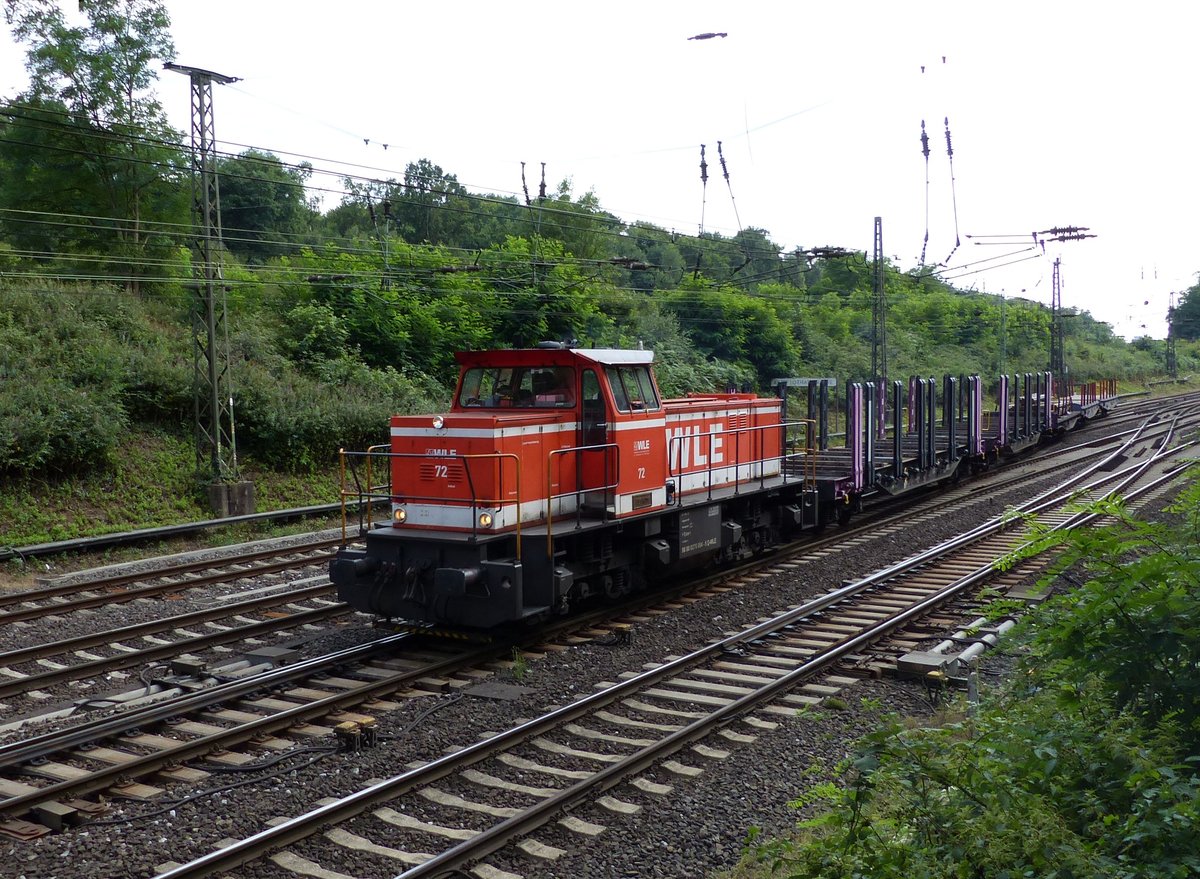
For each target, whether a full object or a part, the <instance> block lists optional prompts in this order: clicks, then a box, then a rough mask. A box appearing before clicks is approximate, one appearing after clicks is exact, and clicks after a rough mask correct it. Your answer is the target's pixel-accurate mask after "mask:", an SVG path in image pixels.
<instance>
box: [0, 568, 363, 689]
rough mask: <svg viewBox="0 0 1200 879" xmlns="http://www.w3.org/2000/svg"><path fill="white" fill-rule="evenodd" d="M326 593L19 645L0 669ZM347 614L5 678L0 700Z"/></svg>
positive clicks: (287, 621) (334, 608)
mask: <svg viewBox="0 0 1200 879" xmlns="http://www.w3.org/2000/svg"><path fill="white" fill-rule="evenodd" d="M331 591H332V587H331V586H330V585H329V584H328V583H322V584H319V585H316V586H309V587H306V588H304V589H295V590H292V591H290V592H281V593H276V594H274V595H268V596H264V597H262V598H255V599H251V600H250V601H242V602H239V603H237V604H231V605H227V606H225V607H219V608H212V609H209V610H198V611H193V612H191V613H185V614H180V615H179V616H174V617H167V618H165V619H158V620H150V621H149V622H145V623H137V624H135V625H132V626H125V627H123V628H120V629H108V630H106V631H103V632H94V633H92V634H90V635H78V636H76V637H74V638H66V639H63V640H61V641H50V642H47V643H44V644H35V645H33V646H30V647H20V648H17V649H16V650H10V651H8V652H7V653H0V665H2V666H6V667H7V666H13V665H19V664H20V663H22V662H31V661H34V660H37V659H44V658H46V657H48V656H60V655H62V654H64V653H73V652H74V651H76V650H87V649H88V648H89V647H100V646H103V645H105V644H112V643H114V642H120V641H125V640H128V639H130V638H140V637H143V636H145V635H150V634H155V633H159V632H164V631H171V630H174V629H186V628H187V627H188V626H191V625H196V624H197V623H206V622H211V621H213V620H219V619H225V618H227V617H232V616H237V615H238V614H243V613H253V612H255V611H259V610H264V609H266V608H271V607H278V606H279V605H281V604H295V603H296V602H298V601H308V600H310V599H313V598H322V597H324V596H326V595H328V594H330V592H331ZM350 612H352V609H351V608H350V606H349V605H347V604H343V603H341V602H338V603H336V604H331V605H330V606H328V607H324V608H317V609H315V610H308V611H301V612H300V613H298V614H290V615H288V616H287V617H283V618H281V619H277V620H266V621H263V622H260V623H252V624H249V625H245V626H235V627H231V628H229V629H226V630H225V631H222V632H213V633H211V634H207V635H200V636H198V637H192V638H181V639H180V640H178V641H175V642H173V643H171V644H162V645H157V646H156V647H151V648H147V649H145V650H139V651H137V652H136V653H127V654H122V655H120V656H111V657H107V658H105V659H97V660H88V661H87V662H83V663H77V664H75V665H68V666H66V667H65V668H61V669H53V670H51V671H47V672H42V673H39V674H37V675H27V676H25V677H22V678H14V679H11V680H7V679H6V680H4V681H0V699H2V698H5V697H7V696H12V695H16V694H18V693H22V692H24V691H25V690H28V689H29V688H30V686H31V683H32V682H36V683H37V684H39V685H42V686H48V685H50V684H56V683H61V682H62V681H66V680H74V679H77V678H82V677H87V676H88V675H89V674H90V673H93V672H99V671H107V670H112V669H120V668H128V667H130V666H132V665H138V664H140V663H142V662H150V661H155V660H158V659H162V658H164V657H168V656H173V655H176V654H178V653H179V652H181V648H184V647H187V648H189V649H194V648H196V647H210V646H213V645H215V644H225V643H228V642H229V641H237V640H242V639H243V638H250V637H254V636H256V635H260V634H263V633H265V632H271V631H275V630H276V629H280V628H291V627H293V626H298V625H301V624H302V623H301V618H302V617H303V622H312V621H313V618H314V617H315V618H317V619H322V618H326V617H328V616H332V615H338V614H344V613H350ZM81 672H82V673H81Z"/></svg>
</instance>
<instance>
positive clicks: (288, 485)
mask: <svg viewBox="0 0 1200 879" xmlns="http://www.w3.org/2000/svg"><path fill="white" fill-rule="evenodd" d="M241 464H242V468H241V469H242V476H243V478H245V479H248V480H249V481H251V482H253V483H254V489H255V496H256V506H257V508H258V510H260V511H267V510H279V509H287V508H290V507H304V506H312V505H316V504H327V503H334V502H336V501H337V499H338V481H337V480H338V476H337V468H336V467H335V466H334V465H333V464H332V463H331V464H330V466H329V468H328V469H327V470H325V471H322V472H320V473H316V474H305V475H297V474H285V473H277V472H275V471H271V470H267V469H265V468H262V467H260V466H258V465H257V464H256V463H255V462H254V461H252V460H243V461H242V462H241ZM210 518H211V513H210V511H209V509H208V504H207V500H206V498H205V497H204V495H203V493H202V491H201V486H200V485H199V484H198V483H197V481H196V478H195V452H194V449H193V446H192V444H191V443H190V441H188V440H184V439H182V438H180V437H178V436H174V435H171V434H168V433H165V432H144V431H131V432H130V435H129V438H128V440H127V442H126V443H125V445H124V446H123V447H122V449H121V451H120V453H119V455H118V456H117V460H116V461H115V462H114V464H113V466H112V468H111V469H109V470H107V471H103V472H99V473H93V474H89V475H87V476H72V477H64V478H62V479H58V480H45V479H8V480H0V547H3V546H9V547H20V546H28V545H31V544H36V543H47V542H52V541H59V540H71V539H75V538H80V537H96V536H99V535H103V534H113V533H116V532H120V531H132V530H137V529H140V528H152V527H157V526H162V525H178V524H182V523H186V522H196V521H203V520H207V519H210ZM333 518H334V517H330V520H331V522H332V519H333ZM339 521H340V519H339ZM314 527H322V526H319V525H314V524H313V522H311V521H309V522H300V523H291V524H288V525H284V526H278V525H273V524H271V523H251V524H246V523H243V524H239V525H232V526H230V527H228V528H221V529H215V530H213V531H210V532H205V533H203V534H201V535H200V536H199V537H191V538H188V539H187V540H186V541H182V543H187V544H190V545H191V547H196V546H207V545H216V544H226V543H236V542H241V541H244V540H249V539H253V538H255V537H262V536H267V535H277V534H280V533H290V532H295V531H306V530H312V529H313V528H314ZM180 543H181V542H177V541H172V542H171V544H170V546H171V550H170V551H177V550H178V548H179V546H180ZM120 552H122V551H116V550H110V551H107V552H105V553H103V555H104V557H105V558H104V561H105V562H106V561H110V560H114V561H115V560H117V558H116V556H118V555H119V554H120ZM123 552H126V553H128V552H136V553H139V554H141V555H144V554H145V552H146V550H145V548H144V547H143V548H141V549H140V550H124V551H123ZM90 563H92V564H95V563H103V562H96V559H95V558H94V557H93V558H92V559H91V560H90ZM21 571H22V566H21V565H20V564H19V563H18V562H11V563H10V568H9V573H10V574H16V573H19V572H21Z"/></svg>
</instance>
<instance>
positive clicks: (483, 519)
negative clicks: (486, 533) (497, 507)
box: [479, 513, 492, 528]
mask: <svg viewBox="0 0 1200 879" xmlns="http://www.w3.org/2000/svg"><path fill="white" fill-rule="evenodd" d="M479 527H480V528H491V527H492V514H491V513H480V514H479Z"/></svg>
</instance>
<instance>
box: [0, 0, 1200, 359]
mask: <svg viewBox="0 0 1200 879" xmlns="http://www.w3.org/2000/svg"><path fill="white" fill-rule="evenodd" d="M66 5H67V7H68V8H73V7H74V6H75V3H74V2H71V3H67V4H66ZM166 6H167V8H168V10H169V11H170V14H171V17H172V22H173V26H172V31H173V35H174V39H175V43H176V47H177V50H178V54H177V57H176V59H175V60H176V61H177V62H178V63H181V64H186V65H194V66H198V67H204V68H208V69H211V70H215V71H218V72H220V73H224V74H229V75H233V76H240V77H242V78H243V81H242V82H239V83H236V84H234V85H232V86H224V87H222V86H215V87H214V106H215V127H216V133H217V138H218V140H219V141H220V142H221V144H222V146H223V147H227V148H231V149H235V150H240V149H242V148H244V145H252V146H255V147H258V148H262V149H267V150H271V151H274V152H276V153H279V154H280V155H281V156H282V157H284V158H285V159H287V158H288V156H286V155H285V153H287V152H291V153H299V154H303V155H305V156H310V157H312V159H311V161H312V162H313V164H314V165H315V166H316V167H317V168H318V169H322V168H329V169H335V168H338V167H339V166H338V165H337V164H336V162H345V163H356V164H359V165H362V166H366V167H365V168H360V169H358V171H357V173H363V174H367V175H369V176H377V177H381V178H385V177H389V176H394V177H396V178H400V177H402V176H403V171H404V166H405V165H406V164H407V163H408V162H410V161H415V160H417V159H420V158H429V159H430V160H432V161H433V162H435V163H436V164H438V165H441V166H442V168H443V169H445V170H446V171H447V172H450V173H453V174H455V175H457V177H458V179H459V181H460V182H461V183H462V184H463V185H465V186H466V187H467V188H468V189H470V190H471V191H474V192H498V193H517V192H519V190H520V186H521V182H520V162H521V161H525V162H526V163H527V171H526V173H527V177H528V181H529V185H530V189H531V191H533V192H535V193H536V187H537V182H538V176H539V174H540V163H541V162H546V163H547V182H548V184H549V185H550V186H551V187H553V186H554V185H556V184H557V183H558V181H559V180H561V179H562V178H564V177H571V178H572V179H573V182H574V187H575V192H576V194H581V193H583V192H585V191H587V190H588V189H589V188H594V189H595V191H596V193H597V195H598V196H599V198H600V200H601V204H602V206H603V207H604V208H605V209H607V210H609V211H611V212H613V213H614V214H616V215H618V216H620V217H622V218H623V219H625V220H627V221H633V220H638V219H645V220H649V221H650V222H653V223H655V224H657V225H659V226H663V227H665V228H668V229H672V228H673V229H677V230H679V231H681V232H686V233H694V232H695V231H696V230H697V228H698V226H699V223H700V219H701V204H702V191H701V185H700V179H699V167H698V166H699V147H700V144H701V143H704V144H707V145H708V166H709V167H708V172H709V181H708V191H707V204H706V208H705V214H704V219H705V224H704V225H705V229H706V230H709V231H718V232H721V233H722V234H725V235H733V234H735V233H736V232H737V228H738V220H737V217H740V220H741V223H742V224H743V225H745V226H757V227H760V228H765V229H767V230H768V231H769V232H770V234H771V237H772V239H773V240H774V241H776V242H777V243H778V244H779V245H780V246H781V247H783V248H785V249H792V248H795V247H812V246H814V245H824V244H833V245H839V246H843V247H847V248H853V249H859V250H867V251H870V249H871V247H872V230H873V221H874V217H875V216H877V215H878V216H882V217H883V237H884V249H885V252H886V253H887V254H888V255H889V256H891V257H894V258H895V260H896V263H897V265H898V266H899V267H900V268H901V269H909V268H912V267H913V266H914V265H915V264H916V262H917V260H918V257H919V255H920V253H921V246H922V238H923V235H924V231H925V162H924V159H923V157H922V156H921V152H920V124H921V120H922V119H924V120H925V121H926V125H927V128H928V131H929V134H930V149H931V156H930V162H929V176H930V188H929V225H930V241H929V246H928V251H927V261H929V262H937V261H939V260H943V259H944V258H946V256H947V255H948V254H949V253H950V252H951V250H952V248H953V247H954V238H955V233H954V222H955V221H954V214H953V206H952V201H951V192H950V171H949V167H948V160H947V156H946V151H945V135H944V125H943V119H944V117H947V116H948V117H949V121H950V128H951V132H952V135H953V143H954V172H955V181H956V183H955V186H956V190H957V210H958V228H959V231H960V233H961V235H962V246H961V247H959V248H958V250H957V252H956V253H955V254H954V259H953V264H956V265H961V264H963V263H971V262H974V261H977V260H981V259H984V258H989V257H996V256H998V255H1001V254H1005V253H1009V252H1010V251H1012V250H1017V249H1018V248H1020V247H1024V246H1026V243H1027V242H1030V243H1031V239H1030V238H1029V237H1028V233H1031V232H1033V231H1034V230H1042V229H1047V228H1049V227H1051V226H1062V225H1080V226H1088V227H1090V228H1091V231H1092V232H1093V233H1096V234H1097V235H1098V236H1099V237H1098V238H1096V239H1092V240H1088V241H1082V242H1070V243H1065V244H1061V245H1054V246H1052V247H1051V248H1048V254H1047V257H1046V258H1038V259H1033V260H1029V261H1026V262H1021V263H1018V264H1014V265H1012V266H1009V267H1007V268H994V269H991V270H989V271H985V272H982V273H978V274H972V275H969V276H966V277H962V278H961V279H960V280H958V281H956V282H955V283H956V285H957V286H960V287H963V288H971V287H974V288H975V289H979V290H986V291H987V292H991V293H997V292H1001V291H1004V292H1005V293H1007V294H1008V295H1024V296H1026V297H1028V298H1031V299H1036V300H1039V301H1043V302H1049V299H1050V286H1051V282H1050V277H1051V263H1052V261H1053V257H1054V256H1061V258H1062V278H1063V304H1064V305H1065V306H1076V307H1081V308H1085V309H1087V310H1089V311H1091V312H1092V314H1093V315H1095V316H1096V317H1098V318H1100V319H1102V320H1106V321H1108V322H1110V323H1112V324H1113V325H1114V327H1115V328H1116V329H1117V331H1118V332H1120V333H1122V334H1124V335H1127V336H1134V335H1140V334H1142V333H1150V334H1151V335H1155V336H1159V337H1161V336H1163V335H1164V334H1165V316H1166V310H1167V304H1168V295H1169V293H1170V292H1171V291H1182V290H1184V289H1186V288H1187V287H1188V286H1190V285H1191V284H1193V283H1195V280H1196V272H1197V271H1200V253H1198V252H1197V250H1196V248H1195V244H1196V242H1197V241H1200V210H1198V209H1197V208H1198V206H1200V162H1198V161H1197V150H1196V146H1195V141H1196V132H1197V128H1198V126H1200V116H1198V115H1197V113H1196V104H1195V92H1196V85H1197V78H1198V77H1197V72H1196V68H1195V60H1194V59H1195V55H1194V52H1195V38H1196V34H1197V32H1198V25H1200V6H1196V5H1195V4H1192V3H1177V2H1156V0H1148V2H1143V3H1139V4H1132V3H1124V4H1120V5H1119V6H1118V4H1116V3H1109V2H1086V3H1085V2H1066V0H1053V2H1046V0H1041V2H1030V0H1011V2H1007V3H990V4H986V5H985V4H982V3H978V2H966V0H959V2H954V3H941V2H920V3H917V2H897V0H893V2H821V3H815V2H794V0H793V2H770V3H768V2H754V0H743V2H742V3H730V2H709V0H687V2H676V0H670V2H668V0H645V2H640V3H634V2H629V0H606V2H604V3H598V2H574V3H570V2H565V0H558V2H552V0H544V2H534V0H507V2H480V0H441V2H421V3H417V2H413V0H403V2H401V0H394V2H366V0H343V2H341V3H337V4H331V3H328V2H321V3H317V2H312V0H292V2H287V3H284V2H279V0H254V2H247V0H240V2H232V0H186V2H185V0H167V3H166ZM710 31H724V32H727V33H728V37H726V38H716V39H710V40H705V41H689V40H687V37H689V36H692V35H694V34H699V33H705V32H710ZM942 56H945V62H944V63H943V62H942ZM22 64H23V51H22V49H21V48H20V47H18V46H16V45H15V44H13V42H12V41H11V38H10V37H8V36H7V35H5V34H0V96H2V97H13V96H15V95H16V94H17V93H18V92H19V91H20V90H21V89H22V88H24V86H25V77H24V73H23V68H22ZM922 65H925V72H924V73H922V72H921V66H922ZM159 94H160V96H161V98H162V99H163V102H164V104H165V105H166V108H167V112H168V115H169V118H170V120H171V122H172V123H173V124H174V125H175V126H176V127H177V128H179V129H181V130H183V131H185V132H186V131H187V130H188V129H189V116H188V114H189V96H188V84H187V81H186V79H185V78H184V77H182V76H179V75H177V74H172V73H165V72H164V73H163V75H162V76H161V77H160V85H159ZM364 138H366V139H369V140H370V143H369V144H365V143H364ZM718 140H719V141H722V142H723V148H724V153H725V158H726V160H727V162H728V167H729V173H730V176H731V186H732V191H733V195H734V196H735V197H736V215H735V212H734V208H733V202H732V201H731V199H730V192H729V189H728V188H727V187H726V184H725V181H724V179H723V178H722V176H721V169H720V163H719V160H718V156H717V146H716V145H717V141H718ZM384 143H387V144H388V145H389V146H388V149H387V150H386V151H385V150H384V149H383V147H382V144H384ZM313 182H314V183H315V184H316V185H318V186H332V187H336V186H337V185H338V183H337V178H336V177H322V176H319V175H318V176H315V177H314V180H313ZM327 204H329V205H332V204H336V198H334V199H333V200H331V201H328V202H327ZM1008 234H1012V235H1025V236H1026V237H1025V238H1014V239H1011V240H1012V241H1014V242H1016V244H1015V245H1014V246H1013V247H1012V248H1008V247H993V246H983V245H977V244H974V243H973V242H972V240H970V239H968V238H967V237H966V236H967V235H1008ZM1055 248H1057V249H1055ZM1030 255H1032V254H1028V253H1023V254H1019V255H1017V256H1014V257H1012V259H1020V258H1021V257H1024V256H1030ZM1003 261H1005V260H997V262H1003ZM980 267H981V266H972V267H970V268H967V269H964V271H971V270H973V269H974V268H980ZM1022 291H1024V292H1023V293H1022ZM1143 326H1144V329H1143Z"/></svg>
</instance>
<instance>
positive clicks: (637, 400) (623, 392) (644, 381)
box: [604, 365, 659, 412]
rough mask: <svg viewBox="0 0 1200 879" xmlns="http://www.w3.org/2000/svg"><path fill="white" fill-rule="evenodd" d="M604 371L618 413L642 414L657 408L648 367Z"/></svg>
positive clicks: (614, 367) (609, 368)
mask: <svg viewBox="0 0 1200 879" xmlns="http://www.w3.org/2000/svg"><path fill="white" fill-rule="evenodd" d="M604 371H605V374H606V375H607V376H608V384H609V387H610V388H612V394H613V400H614V401H615V402H616V404H617V410H618V411H620V412H642V411H646V410H656V409H658V408H659V402H658V394H657V393H656V392H655V390H654V382H653V380H652V379H651V378H650V367H648V366H644V365H642V366H608V367H605V370H604Z"/></svg>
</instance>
